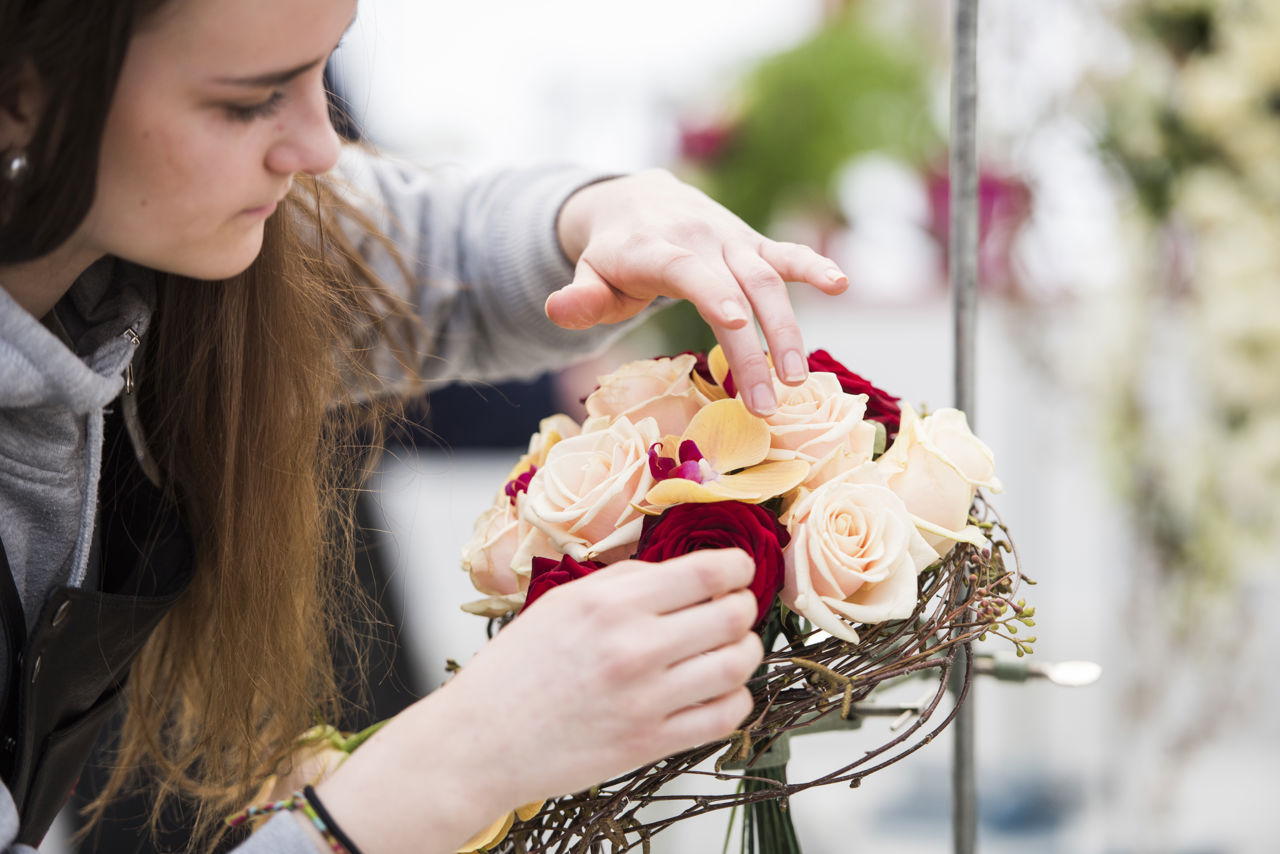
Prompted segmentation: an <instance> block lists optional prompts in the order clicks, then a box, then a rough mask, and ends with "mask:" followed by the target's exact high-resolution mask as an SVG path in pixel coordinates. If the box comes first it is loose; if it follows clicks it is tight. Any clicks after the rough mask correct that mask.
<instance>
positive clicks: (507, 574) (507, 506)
mask: <svg viewBox="0 0 1280 854" xmlns="http://www.w3.org/2000/svg"><path fill="white" fill-rule="evenodd" d="M519 523H520V519H519V517H518V516H517V515H516V508H515V506H514V505H513V504H512V503H511V501H510V499H508V498H507V496H505V495H503V496H501V498H500V500H499V501H497V502H496V503H495V504H494V505H493V506H492V507H490V508H489V509H488V510H486V511H484V512H483V513H481V514H480V518H478V519H476V524H475V527H474V528H473V529H472V531H471V539H470V540H468V541H467V544H466V545H465V546H463V547H462V568H463V569H465V570H466V571H467V573H468V574H470V576H471V583H472V585H474V586H475V588H476V589H477V590H479V591H480V592H481V593H487V594H489V595H490V596H509V595H510V594H512V593H522V592H524V589H525V588H526V587H528V586H529V577H528V576H527V575H524V576H521V575H519V574H518V573H516V572H514V571H513V570H512V568H511V559H512V558H514V557H515V555H516V547H517V546H518V545H519V544H520V535H519Z"/></svg>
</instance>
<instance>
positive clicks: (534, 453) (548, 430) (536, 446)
mask: <svg viewBox="0 0 1280 854" xmlns="http://www.w3.org/2000/svg"><path fill="white" fill-rule="evenodd" d="M581 432H582V427H581V426H580V425H579V424H578V422H577V421H574V420H573V419H572V418H570V417H569V416H568V415H564V414H556V415H549V416H547V417H546V418H543V419H542V420H541V421H539V422H538V432H537V433H534V434H533V435H532V436H530V437H529V450H528V451H527V452H526V453H525V454H524V455H523V456H521V457H520V459H519V460H517V461H516V464H515V467H514V468H512V469H511V474H509V475H507V480H512V479H514V478H516V477H519V476H520V475H521V474H524V473H525V472H526V471H528V470H529V468H530V467H531V466H540V465H542V463H543V462H544V461H545V460H546V459H547V452H548V451H550V450H551V449H552V448H553V447H555V444H556V443H557V442H559V441H560V440H561V439H565V438H568V437H569V436H577V435H578V434H579V433H581Z"/></svg>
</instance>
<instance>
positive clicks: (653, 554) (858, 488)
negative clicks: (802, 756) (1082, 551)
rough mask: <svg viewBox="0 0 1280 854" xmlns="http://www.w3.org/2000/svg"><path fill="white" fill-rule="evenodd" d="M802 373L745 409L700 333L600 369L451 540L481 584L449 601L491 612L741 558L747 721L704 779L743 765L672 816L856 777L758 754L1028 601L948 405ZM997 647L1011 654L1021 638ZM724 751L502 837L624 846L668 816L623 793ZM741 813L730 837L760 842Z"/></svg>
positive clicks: (977, 451)
mask: <svg viewBox="0 0 1280 854" xmlns="http://www.w3.org/2000/svg"><path fill="white" fill-rule="evenodd" d="M809 371H810V373H809V377H808V379H807V380H806V381H805V382H804V383H803V384H802V385H799V386H787V385H783V384H782V383H781V382H779V381H776V379H775V392H776V394H777V400H778V406H777V409H776V411H775V412H774V413H773V414H772V415H770V416H768V417H763V418H762V417H758V416H755V415H753V414H751V413H750V412H749V411H748V410H747V409H746V407H745V406H744V405H743V403H742V401H741V400H740V399H739V397H738V395H737V391H736V389H735V386H734V382H733V375H732V373H731V372H730V371H729V368H728V364H727V362H726V360H725V358H724V356H723V353H722V352H721V351H720V349H719V348H718V347H717V348H716V349H713V350H712V351H710V352H709V353H707V354H705V355H704V354H694V353H683V354H680V355H677V356H672V357H664V358H656V359H649V360H641V361H636V362H632V363H630V364H627V365H624V366H622V367H621V368H619V369H618V370H616V371H614V372H613V373H611V374H608V375H606V376H603V377H601V378H600V379H599V386H598V387H597V388H596V389H595V390H594V391H593V392H592V393H591V394H590V395H589V396H588V397H587V398H586V399H585V405H586V410H587V414H588V417H587V418H586V420H585V421H584V423H582V424H578V423H576V422H575V421H574V420H573V419H571V418H569V417H568V416H565V415H556V416H552V417H550V418H547V419H545V420H544V421H543V422H542V423H541V429H540V430H539V432H538V433H537V435H535V436H534V437H533V438H532V439H531V440H530V443H529V450H528V453H526V454H525V455H523V456H522V457H521V458H520V459H519V461H518V462H517V463H516V465H515V466H514V467H513V468H512V470H511V473H510V474H509V475H508V478H507V480H506V482H505V484H504V485H503V487H502V488H501V489H500V490H499V491H498V494H497V496H496V499H495V502H494V504H493V506H492V507H490V508H489V509H488V510H486V511H485V512H484V513H483V514H482V515H481V516H480V517H479V519H478V520H477V522H476V525H475V530H474V534H473V536H472V538H471V540H470V542H469V543H468V544H467V545H466V547H465V548H464V550H463V557H462V564H463V567H464V568H465V569H466V571H468V572H469V573H470V576H471V580H472V582H473V584H474V585H475V587H476V588H477V589H478V590H479V591H480V592H481V593H483V594H485V598H483V599H480V600H478V601H475V602H471V603H468V604H466V605H464V606H463V608H464V609H465V610H467V611H469V612H471V613H474V614H478V615H481V616H487V617H490V618H494V619H497V620H500V621H501V620H507V619H511V618H513V617H514V618H515V619H518V618H519V617H518V614H519V612H520V611H521V610H522V609H523V608H527V607H529V606H530V605H531V604H532V603H533V602H535V601H536V600H537V599H538V597H540V596H541V595H543V594H544V593H546V591H548V590H549V589H551V588H552V587H555V586H556V585H559V584H565V583H571V582H572V581H573V580H574V579H577V578H581V577H583V576H585V575H587V574H590V573H592V572H595V571H597V570H598V569H600V568H602V567H604V566H607V565H609V564H611V563H614V562H616V561H620V560H625V559H635V560H641V561H660V560H665V559H668V558H672V557H675V556H677V555H681V554H685V553H688V552H690V551H693V550H696V549H703V548H728V547H738V548H741V549H743V550H745V551H746V552H747V553H749V554H750V555H752V556H753V557H754V558H755V562H756V577H755V580H754V582H753V584H752V590H753V592H754V593H755V594H756V597H757V602H758V608H759V610H758V615H757V630H758V631H760V632H761V634H762V636H763V639H764V641H765V649H766V652H767V653H769V654H768V656H767V657H766V661H765V664H764V666H763V667H762V669H761V672H760V673H759V674H758V676H757V678H756V679H755V680H753V682H752V685H751V687H752V690H753V693H754V694H755V696H756V697H757V701H758V704H757V713H758V715H759V717H757V718H756V719H755V720H754V721H753V722H752V724H751V725H750V726H748V727H746V728H744V730H741V731H740V732H739V733H738V734H737V735H736V736H735V738H734V739H733V741H732V743H729V744H728V746H727V750H725V751H724V755H723V756H721V758H720V760H719V761H718V762H717V763H716V771H715V772H714V773H715V774H716V775H717V776H721V775H723V773H724V771H725V770H726V766H730V767H732V766H733V765H734V763H737V765H738V767H746V768H747V769H748V770H749V772H751V774H750V776H748V777H746V778H744V784H743V786H742V787H740V790H739V792H738V793H737V794H736V795H733V796H724V797H717V796H708V797H700V798H692V800H694V801H695V803H694V805H693V806H691V807H690V808H689V809H688V810H686V811H685V812H684V813H681V814H680V816H677V819H678V818H680V817H686V816H688V815H693V814H697V813H700V812H705V811H707V810H708V809H716V808H721V807H724V806H733V805H736V804H739V803H744V804H749V805H753V806H760V804H759V803H758V802H760V801H763V800H767V799H775V801H774V803H776V799H778V798H784V797H785V796H786V794H788V793H789V792H791V791H796V790H799V789H800V788H803V787H805V786H808V785H816V784H819V783H827V782H835V781H837V780H845V781H849V780H855V779H860V778H861V776H865V774H867V773H870V771H871V770H874V768H871V769H867V768H865V767H863V768H861V769H856V770H852V771H851V769H855V768H856V766H858V765H859V763H860V762H861V761H863V760H862V759H860V760H859V761H857V762H855V763H854V764H853V765H851V766H849V767H847V768H845V769H841V771H840V772H837V773H836V774H834V775H828V777H827V778H823V779H822V780H820V781H814V782H812V783H803V784H788V783H787V782H786V779H785V773H781V772H779V771H778V770H777V769H776V765H775V766H769V763H768V762H766V761H764V760H763V759H762V757H763V755H764V753H765V752H766V751H767V749H768V748H769V747H770V746H771V745H775V744H776V742H777V741H778V739H779V738H780V737H781V736H783V735H785V733H786V731H787V730H789V729H795V728H798V727H800V726H805V725H808V724H811V723H812V722H813V721H814V720H815V719H816V718H819V717H822V716H824V715H828V714H831V713H833V712H835V711H838V712H839V717H840V718H841V719H845V720H848V719H851V718H853V717H856V715H857V714H858V703H859V702H860V701H861V700H862V699H863V698H864V697H865V696H866V695H867V693H869V692H870V690H871V689H872V688H874V687H875V686H876V685H878V684H880V683H881V682H883V681H885V680H887V679H896V678H904V677H907V676H910V675H913V674H918V673H920V672H922V671H925V670H928V669H930V668H933V669H942V670H944V671H949V670H950V663H951V661H952V655H953V653H954V649H955V646H956V644H958V643H960V642H964V641H966V640H970V639H974V638H977V637H978V636H980V635H981V636H985V634H986V633H987V632H988V631H995V632H997V633H1001V634H1005V635H1006V636H1012V633H1014V632H1016V628H1015V627H1014V626H1013V625H1012V623H1013V621H1022V622H1024V623H1026V624H1031V623H1032V620H1031V619H1030V618H1031V617H1032V615H1033V611H1032V609H1031V608H1028V607H1026V606H1025V603H1024V602H1016V603H1015V602H1013V600H1012V598H1011V597H1012V595H1013V593H1014V589H1015V588H1016V585H1017V582H1018V580H1019V579H1020V576H1019V574H1018V573H1017V572H1016V570H1011V569H1008V568H1007V567H1006V565H1005V560H1004V557H1003V556H1004V554H1005V553H1006V552H1011V547H1010V545H1009V543H1008V541H1007V539H1005V538H1004V537H1003V529H1002V527H1000V525H999V523H998V521H988V518H989V517H990V513H989V511H987V509H986V506H985V503H984V502H983V501H982V500H981V498H980V497H979V495H978V490H979V489H980V488H982V489H986V490H989V491H993V492H997V491H999V490H1000V483H999V481H998V480H997V478H996V475H995V464H994V459H993V456H992V453H991V451H990V449H989V448H988V447H987V446H986V445H984V444H983V443H982V442H981V441H980V440H979V439H978V438H977V437H976V436H974V435H973V433H972V432H971V431H970V430H969V427H968V425H967V421H966V418H965V415H964V413H962V412H959V411H958V410H954V409H941V410H938V411H935V412H932V413H929V414H927V415H921V414H917V412H916V411H915V410H913V409H912V408H911V407H910V406H909V405H906V404H904V403H901V402H900V401H899V399H898V398H896V397H894V396H892V395H890V394H888V393H886V392H885V391H882V390H881V389H879V388H877V387H875V386H874V385H872V384H871V383H870V382H868V381H866V380H865V379H863V378H861V377H859V376H858V375H856V374H854V373H853V372H851V371H850V370H848V369H847V368H846V367H844V366H843V365H841V364H840V363H839V362H837V361H836V360H835V359H834V358H832V357H831V356H830V355H829V354H828V353H826V352H825V351H822V350H818V351H815V352H814V353H812V354H811V355H810V357H809ZM975 499H978V501H977V504H976V505H975ZM975 510H976V511H977V512H972V513H971V511H975ZM957 546H959V548H957ZM784 636H785V638H784ZM780 640H785V641H786V643H785V644H784V645H783V646H782V648H780V649H776V650H775V649H774V647H775V646H777V645H778V642H779V641H780ZM1013 640H1014V642H1015V645H1017V647H1018V654H1019V655H1021V654H1023V652H1024V651H1028V646H1027V644H1029V643H1030V642H1031V641H1033V640H1034V638H1027V639H1020V638H1013ZM771 650H772V652H770V651H771ZM943 693H945V691H944V690H941V689H940V692H939V694H938V695H937V696H936V697H935V698H934V700H933V701H932V703H931V704H930V705H929V708H928V709H927V712H931V711H932V710H933V708H934V707H936V706H937V705H938V704H939V702H940V700H941V697H942V694H943ZM837 699H838V702H837ZM918 711H919V712H920V714H919V715H918V720H917V723H916V725H915V727H912V728H911V729H910V730H909V731H908V732H907V733H905V734H904V735H903V736H901V737H899V738H898V739H896V740H895V744H897V745H898V746H900V747H901V746H903V745H904V744H905V741H904V739H906V738H907V737H908V736H909V735H911V734H912V733H913V732H914V731H915V730H917V729H918V728H919V727H920V726H922V725H923V722H924V719H925V718H926V717H927V714H926V713H925V712H926V710H925V709H921V710H918ZM953 714H954V712H953ZM944 725H945V723H944ZM921 735H922V736H923V735H924V734H923V732H922V733H921ZM931 737H932V734H929V735H927V736H925V737H924V738H923V739H922V741H921V742H920V743H923V741H927V740H928V739H929V738H931ZM725 746H726V745H725V743H721V744H719V745H709V746H707V747H706V748H703V749H699V750H695V751H690V752H689V755H688V756H683V755H682V756H681V757H672V758H670V759H668V760H666V761H664V762H663V763H660V764H659V765H655V766H652V767H650V768H647V769H640V770H638V771H636V772H633V774H631V775H627V776H626V777H623V778H619V779H618V780H615V781H609V782H607V783H605V784H602V785H601V786H598V787H595V788H594V789H592V790H591V792H589V793H584V794H583V795H579V796H574V797H573V798H565V799H559V800H558V801H554V802H552V803H551V805H549V806H548V807H546V808H544V809H543V810H542V811H541V812H540V813H537V814H536V817H529V816H526V815H522V816H521V818H522V819H524V821H523V822H522V823H521V824H520V825H517V826H516V829H515V830H514V831H513V832H512V835H513V837H516V839H515V841H514V843H508V844H517V845H518V846H519V847H518V848H516V849H514V850H551V849H552V847H553V846H556V845H559V847H557V848H555V850H557V851H559V850H569V846H570V842H569V840H570V839H571V838H574V839H578V840H579V842H578V843H576V844H581V845H586V844H589V843H592V842H598V841H601V840H604V839H608V840H610V841H611V842H612V844H613V846H614V848H615V849H616V850H624V849H626V848H628V847H631V846H632V845H635V844H641V843H642V842H644V841H645V840H647V839H648V838H649V836H651V835H652V833H654V832H656V830H658V829H661V827H665V826H666V825H667V824H669V823H670V821H671V820H675V819H670V820H663V821H660V822H656V823H654V824H651V825H645V824H643V823H642V822H641V821H640V820H639V819H638V818H637V817H636V815H635V809H636V807H637V804H638V803H639V802H640V801H642V800H644V799H645V798H646V797H650V796H652V795H653V794H654V793H655V792H656V789H657V787H658V785H660V784H661V783H662V782H664V781H665V780H667V779H670V778H671V777H672V776H674V775H675V774H677V773H699V772H695V771H693V768H694V766H696V765H697V764H698V763H699V762H701V761H703V760H705V759H707V758H709V757H710V756H711V755H713V754H714V753H715V752H718V751H719V749H720V748H724V747H725ZM891 746H893V745H892V744H891V745H887V746H886V748H884V749H888V748H889V747H891ZM918 746H919V744H915V745H912V746H910V747H909V748H907V749H904V750H903V751H902V752H901V754H900V755H905V753H907V752H910V751H911V750H914V749H915V748H916V747H918ZM877 753H878V751H868V753H867V756H868V757H872V756H875V755H877ZM890 761H893V760H890ZM883 764H888V763H887V762H885V763H883ZM877 767H882V766H877ZM768 768H773V769H774V770H772V771H770V770H768ZM756 819H757V823H756V825H754V826H753V827H754V830H753V831H749V832H754V833H756V834H757V835H759V834H760V833H765V834H766V835H767V834H768V831H766V830H763V829H762V828H761V827H760V826H759V816H758V815H757V816H756ZM507 824H508V826H509V825H510V824H511V823H510V822H507ZM504 832H505V831H504ZM788 832H789V831H788ZM500 839H501V836H499V837H498V838H494V839H490V841H489V846H493V845H496V844H498V842H499V841H500ZM529 846H532V847H529ZM775 847H776V846H775ZM792 847H793V848H794V846H792ZM574 850H577V849H576V848H575V849H574ZM582 850H587V849H586V848H583V849H582Z"/></svg>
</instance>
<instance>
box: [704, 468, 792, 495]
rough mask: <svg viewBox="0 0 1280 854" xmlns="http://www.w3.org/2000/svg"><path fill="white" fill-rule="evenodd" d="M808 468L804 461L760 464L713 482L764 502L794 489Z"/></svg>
mask: <svg viewBox="0 0 1280 854" xmlns="http://www.w3.org/2000/svg"><path fill="white" fill-rule="evenodd" d="M809 468H810V466H809V464H808V463H806V462H805V461H804V460H788V461H786V462H776V463H761V464H760V465H758V466H752V467H751V468H749V469H746V470H745V471H741V472H738V473H737V474H727V475H725V476H724V477H722V478H720V479H719V480H717V481H715V485H718V486H719V487H720V488H722V489H731V490H734V491H736V492H740V493H743V494H751V495H759V496H761V497H760V499H759V500H760V501H765V500H767V499H770V498H773V497H774V496H775V495H784V494H786V493H788V492H790V491H791V490H793V489H795V488H796V487H797V486H799V485H800V484H801V483H803V482H804V479H805V478H806V477H808V476H809ZM710 485H711V484H708V486H710ZM735 500H737V501H742V500H743V499H741V498H739V499H735Z"/></svg>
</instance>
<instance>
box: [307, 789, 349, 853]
mask: <svg viewBox="0 0 1280 854" xmlns="http://www.w3.org/2000/svg"><path fill="white" fill-rule="evenodd" d="M302 794H303V796H304V797H306V799H307V802H308V803H309V804H311V808H312V809H313V810H315V811H316V815H318V816H320V820H321V821H323V822H324V824H325V827H327V828H328V829H329V832H330V833H331V834H333V838H334V839H336V840H338V842H340V843H342V847H343V848H346V849H347V851H348V852H350V854H361V851H360V849H359V848H358V847H356V844H355V843H354V842H352V841H351V837H350V836H347V835H346V834H345V833H343V832H342V828H341V827H338V823H337V822H336V821H334V820H333V816H332V815H330V814H329V811H328V810H327V809H325V808H324V804H323V803H321V802H320V796H319V795H317V794H316V790H315V788H314V787H313V786H307V787H305V788H304V789H303V790H302Z"/></svg>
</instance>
